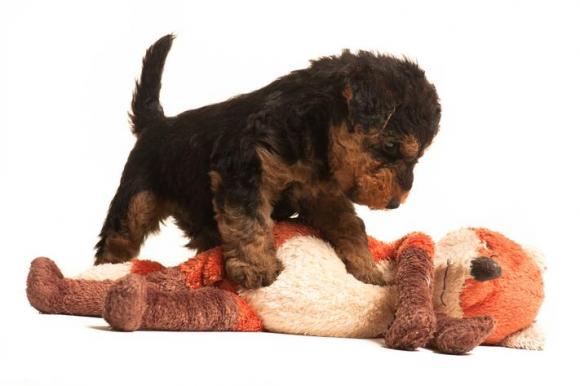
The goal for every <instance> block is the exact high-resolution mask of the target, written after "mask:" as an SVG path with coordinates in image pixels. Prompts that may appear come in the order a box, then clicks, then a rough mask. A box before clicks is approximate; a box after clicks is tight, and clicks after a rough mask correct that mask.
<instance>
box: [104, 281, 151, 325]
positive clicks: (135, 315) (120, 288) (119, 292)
mask: <svg viewBox="0 0 580 386" xmlns="http://www.w3.org/2000/svg"><path fill="white" fill-rule="evenodd" d="M146 309H147V286H146V279H145V278H144V277H143V276H141V275H137V274H130V275H127V276H125V277H124V278H122V279H119V280H118V281H117V282H115V284H113V285H112V287H111V288H110V289H109V292H108V293H107V296H106V298H105V306H104V310H103V318H105V320H106V321H107V323H109V324H110V325H111V327H113V329H115V330H119V331H135V330H138V329H139V328H140V327H141V321H142V319H143V315H144V313H145V311H146Z"/></svg>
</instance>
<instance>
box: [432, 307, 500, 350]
mask: <svg viewBox="0 0 580 386" xmlns="http://www.w3.org/2000/svg"><path fill="white" fill-rule="evenodd" d="M494 326H495V321H494V320H493V319H492V318H490V317H489V316H479V317H474V318H465V319H463V318H451V317H449V316H446V315H442V314H437V330H436V331H435V336H434V337H433V339H432V340H431V341H430V342H429V347H430V348H432V349H434V350H437V351H439V352H441V353H444V354H465V353H468V352H469V351H471V350H473V349H474V348H475V347H477V346H479V345H480V344H481V343H482V342H483V341H484V340H485V338H487V336H488V335H489V334H490V333H491V331H492V330H493V328H494Z"/></svg>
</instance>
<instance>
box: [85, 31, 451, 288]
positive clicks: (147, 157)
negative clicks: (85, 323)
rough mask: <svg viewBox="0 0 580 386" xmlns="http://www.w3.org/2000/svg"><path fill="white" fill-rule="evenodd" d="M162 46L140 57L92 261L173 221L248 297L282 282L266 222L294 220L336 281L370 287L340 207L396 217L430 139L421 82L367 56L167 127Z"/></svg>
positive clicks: (126, 251) (321, 65) (173, 120)
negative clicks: (126, 132)
mask: <svg viewBox="0 0 580 386" xmlns="http://www.w3.org/2000/svg"><path fill="white" fill-rule="evenodd" d="M172 41H173V36H172V35H168V36H165V37H163V38H161V39H160V40H159V41H157V42H156V43H155V44H154V45H153V46H152V47H150V48H149V50H148V51H147V53H146V55H145V58H144V59H143V70H142V74H141V79H140V81H139V82H138V84H137V87H136V90H135V93H134V96H133V102H132V109H133V112H132V115H131V119H132V122H133V132H134V133H135V135H136V136H137V142H136V144H135V147H134V148H133V150H132V151H131V154H130V155H129V158H128V160H127V164H126V165H125V169H124V171H123V175H122V177H121V182H120V186H119V188H118V190H117V193H116V194H115V197H114V198H113V200H112V202H111V206H110V209H109V213H108V216H107V218H106V220H105V223H104V225H103V229H102V231H101V234H100V241H99V242H98V243H97V245H96V249H97V253H96V263H97V264H100V263H107V262H113V263H117V262H122V261H126V260H129V259H131V258H133V257H135V256H137V254H138V252H139V248H140V246H141V244H142V243H143V241H144V239H145V237H146V236H147V235H148V234H149V233H150V232H152V231H155V230H157V229H158V226H159V222H160V221H161V220H163V219H164V218H166V217H167V216H173V217H174V218H175V220H176V223H177V225H178V226H179V227H180V228H181V229H182V230H183V231H184V232H185V234H186V235H187V236H188V237H189V238H190V240H191V242H190V243H189V244H188V246H189V247H191V248H198V249H201V250H203V249H207V248H211V247H213V246H215V245H218V244H223V245H224V249H225V250H224V253H225V255H226V256H227V257H228V260H227V263H226V270H227V273H228V276H229V277H230V278H231V279H232V280H234V281H236V282H238V283H239V284H241V285H243V286H245V287H249V288H255V287H259V286H264V285H269V284H270V283H272V281H273V280H274V279H275V278H276V276H277V274H278V273H279V272H280V270H281V266H280V264H279V262H278V261H277V260H276V258H275V253H274V245H273V244H274V241H273V237H272V219H282V218H286V217H289V216H291V215H293V214H296V213H297V214H299V216H300V217H301V218H303V219H304V221H307V222H309V223H310V224H311V225H313V226H314V227H315V228H317V229H319V230H320V231H321V232H322V233H323V236H324V237H325V238H327V239H328V240H329V241H330V242H331V243H332V244H333V245H334V247H335V248H336V249H337V251H338V253H339V254H340V256H341V257H342V258H343V260H344V262H345V263H346V265H347V268H348V270H349V272H351V273H352V274H353V275H354V276H356V277H357V278H359V279H360V280H362V281H365V282H368V283H377V284H380V283H382V282H383V280H382V278H381V275H380V274H379V273H378V271H376V270H375V268H374V265H373V264H372V263H371V256H370V254H369V253H368V249H367V238H366V235H365V229H364V225H363V222H362V221H361V220H360V219H359V218H358V217H357V215H356V213H355V210H354V208H353V202H354V203H359V204H364V205H367V206H369V207H371V208H377V209H384V208H391V209H392V208H396V207H398V206H399V204H400V203H401V202H403V201H404V200H405V198H406V196H407V193H408V192H409V190H410V189H411V185H412V183H413V167H414V165H415V163H416V162H417V159H418V158H419V157H421V155H422V154H423V152H424V150H425V148H426V147H427V146H428V145H429V144H430V143H431V141H432V139H433V137H434V136H435V134H436V133H437V130H438V124H439V117H440V105H439V102H438V97H437V93H436V91H435V88H434V87H433V85H431V84H430V83H429V82H428V81H427V79H426V78H425V75H424V73H423V71H422V70H421V69H420V68H419V67H418V66H417V65H416V64H415V63H412V62H410V61H408V60H400V59H396V58H393V57H391V56H384V55H375V54H373V53H370V52H364V51H363V52H360V53H358V54H356V55H355V54H352V53H350V52H348V51H344V52H343V53H342V54H341V55H340V56H332V57H325V58H321V59H319V60H316V61H313V62H312V63H311V65H310V67H309V68H306V69H303V70H298V71H294V72H292V73H290V74H289V75H286V76H284V77H282V78H279V79H278V80H276V81H274V82H272V83H271V84H269V85H267V86H265V87H263V88H261V89H259V90H256V91H254V92H251V93H248V94H243V95H239V96H237V97H235V98H232V99H229V100H227V101H225V102H222V103H218V104H214V105H210V106H205V107H202V108H198V109H195V110H190V111H186V112H184V113H181V114H179V115H177V116H175V117H166V116H165V115H164V114H163V109H162V108H161V105H160V104H159V91H160V87H161V73H162V70H163V66H164V63H165V58H166V56H167V53H168V51H169V49H170V47H171V43H172Z"/></svg>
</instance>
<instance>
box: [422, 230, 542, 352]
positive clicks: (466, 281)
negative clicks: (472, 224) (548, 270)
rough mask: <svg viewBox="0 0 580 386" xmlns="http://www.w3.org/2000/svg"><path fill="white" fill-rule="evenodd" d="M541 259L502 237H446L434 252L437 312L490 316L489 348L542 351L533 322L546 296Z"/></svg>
mask: <svg viewBox="0 0 580 386" xmlns="http://www.w3.org/2000/svg"><path fill="white" fill-rule="evenodd" d="M543 270H544V266H543V263H542V261H541V259H540V255H539V254H537V253H535V252H533V251H531V250H526V249H524V248H523V247H521V246H520V245H519V244H517V243H515V242H514V241H512V240H510V239H508V238H507V237H505V236H503V235H502V234H500V233H497V232H493V231H490V230H488V229H484V228H464V229H460V230H458V231H455V232H451V233H449V234H447V235H446V236H445V237H444V238H443V239H441V240H440V241H439V242H438V243H437V247H436V253H435V283H434V295H433V301H434V305H435V308H436V309H438V310H440V311H444V312H445V313H447V314H449V315H451V316H457V317H462V316H465V317H471V316H483V315H487V316H491V317H493V318H494V319H495V321H496V327H495V329H494V331H493V332H492V333H491V334H490V336H489V337H488V338H487V339H486V341H485V343H486V344H494V345H505V346H510V347H519V348H530V349H534V348H535V349H539V348H541V347H542V345H543V337H542V336H541V334H540V332H539V331H538V330H537V328H536V327H535V325H534V320H535V318H536V316H537V314H538V311H539V308H540V306H541V304H542V301H543V298H544V284H543V280H542V272H543Z"/></svg>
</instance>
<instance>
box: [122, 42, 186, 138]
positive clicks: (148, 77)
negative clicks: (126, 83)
mask: <svg viewBox="0 0 580 386" xmlns="http://www.w3.org/2000/svg"><path fill="white" fill-rule="evenodd" d="M174 38H175V36H174V35H173V34H169V35H165V36H163V37H162V38H161V39H159V40H157V41H156V42H155V43H154V44H153V45H152V46H151V47H149V49H148V50H147V52H146V53H145V57H144V58H143V69H142V70H141V78H140V79H139V80H138V81H137V82H136V83H135V91H134V92H133V101H132V102H131V110H132V111H131V112H130V113H129V118H130V119H131V123H132V132H133V134H135V135H136V136H139V134H140V133H141V132H142V131H143V130H144V129H145V128H146V127H149V126H152V125H155V124H158V123H160V122H162V121H163V120H164V119H165V115H164V114H163V108H162V107H161V104H160V103H159V91H160V90H161V74H162V73H163V66H164V65H165V58H166V57H167V53H169V49H170V48H171V44H172V43H173V39H174Z"/></svg>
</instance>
